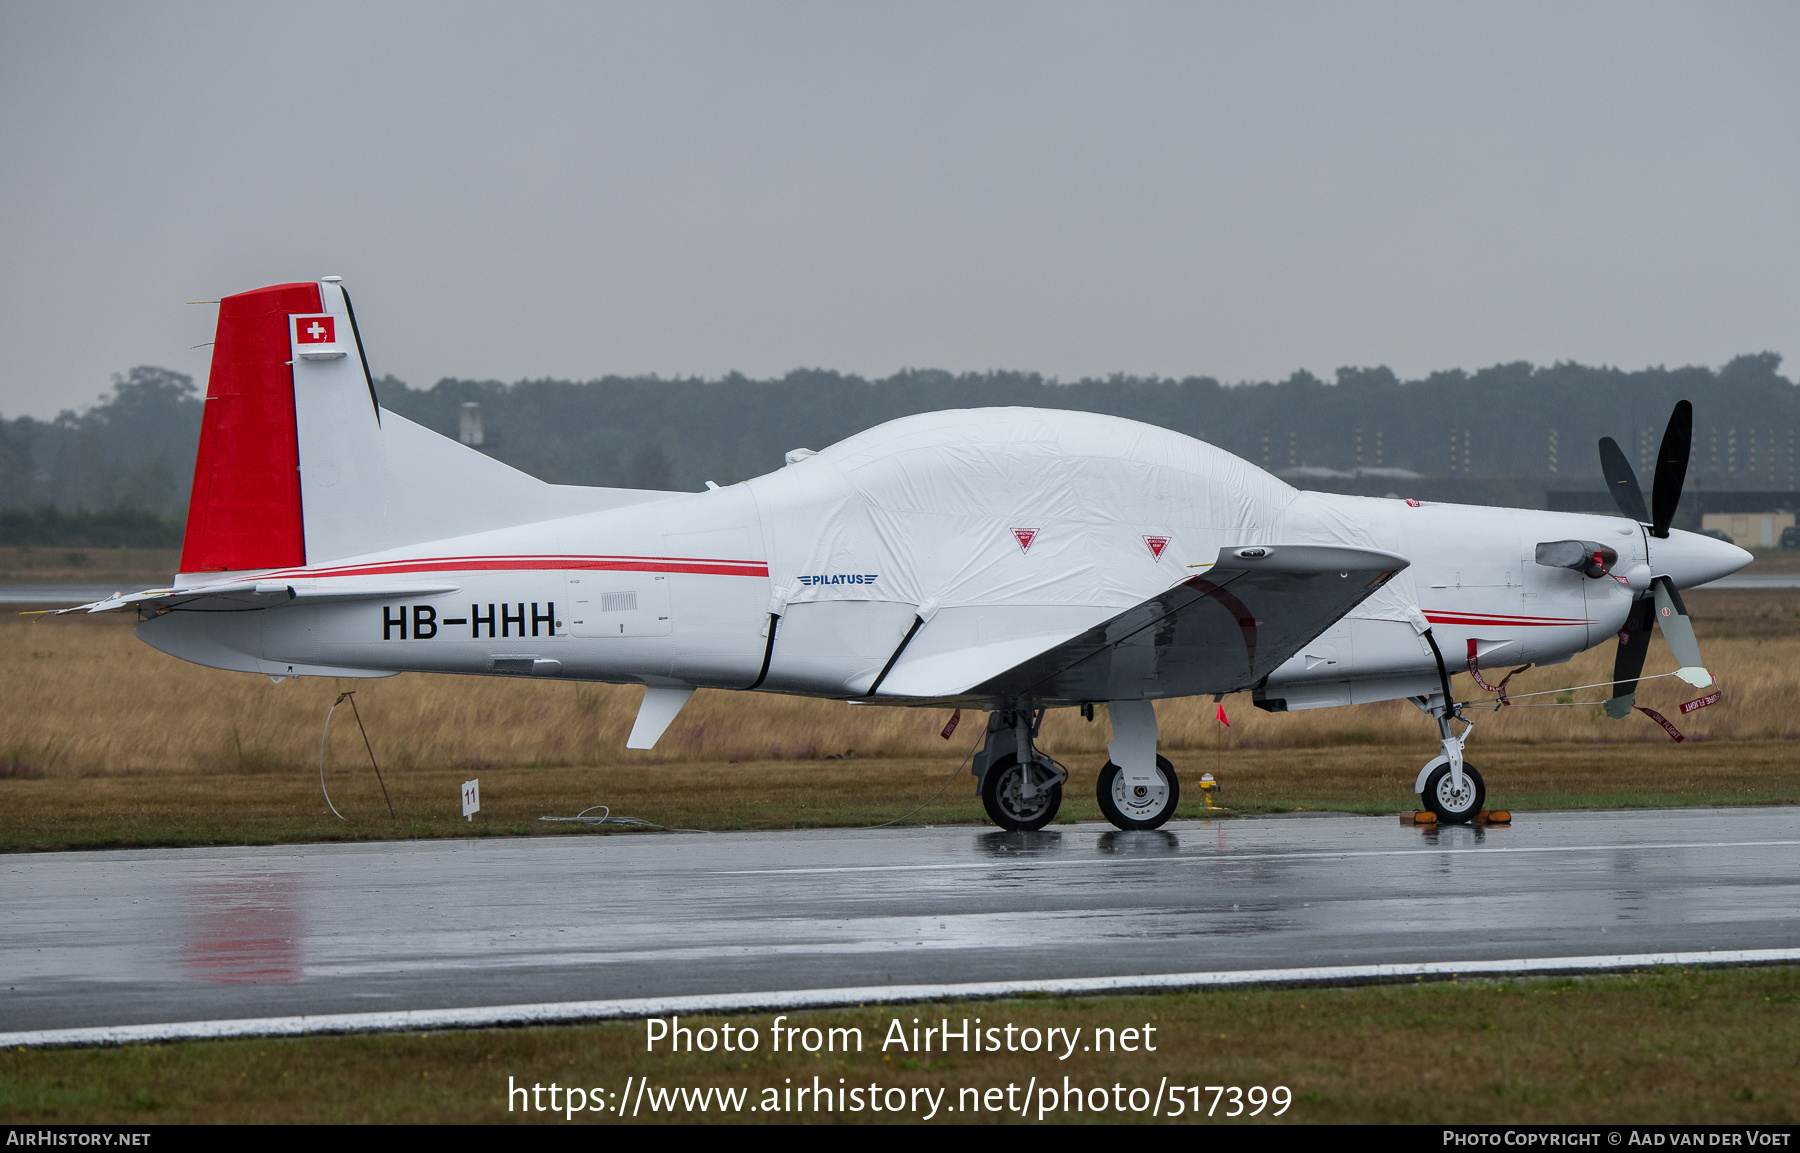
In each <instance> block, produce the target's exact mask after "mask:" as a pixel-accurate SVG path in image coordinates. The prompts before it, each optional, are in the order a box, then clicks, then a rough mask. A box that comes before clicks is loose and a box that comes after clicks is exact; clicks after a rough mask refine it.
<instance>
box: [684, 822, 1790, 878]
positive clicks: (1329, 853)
mask: <svg viewBox="0 0 1800 1153" xmlns="http://www.w3.org/2000/svg"><path fill="white" fill-rule="evenodd" d="M1425 827H1429V826H1425ZM1794 846H1800V841H1669V842H1664V843H1655V842H1645V843H1643V844H1620V845H1483V846H1482V847H1481V848H1479V849H1477V848H1474V847H1465V846H1461V845H1443V846H1433V847H1431V848H1425V849H1348V850H1338V849H1322V850H1319V851H1318V852H1308V853H1258V852H1255V851H1254V850H1252V851H1236V850H1232V851H1225V852H1218V851H1214V852H1211V853H1205V854H1201V855H1196V856H1167V857H1112V858H1099V859H1092V858H1080V859H1066V858H1065V859H1060V860H1059V859H1057V858H1054V857H1043V858H1034V857H1030V856H1026V855H1025V854H1023V853H1021V854H1020V855H1019V856H1018V857H1017V858H1016V859H1009V860H997V861H987V862H983V863H982V864H980V865H975V864H971V863H970V862H968V861H953V862H949V863H946V864H937V865H801V866H794V867H791V868H779V869H709V870H707V872H706V875H707V876H710V877H757V876H770V875H783V876H786V875H793V874H798V873H916V872H932V871H937V870H943V869H959V870H962V871H965V872H966V871H968V870H970V869H974V868H982V867H986V868H1017V867H1018V866H1020V865H1031V866H1033V867H1036V866H1057V865H1067V866H1071V867H1075V868H1083V869H1091V868H1093V867H1094V866H1095V865H1097V864H1098V865H1145V864H1162V865H1197V864H1203V863H1206V862H1210V861H1338V860H1343V859H1345V858H1348V857H1425V856H1433V855H1437V854H1443V853H1483V854H1487V853H1617V852H1640V851H1644V850H1648V849H1766V848H1792V847H1794Z"/></svg>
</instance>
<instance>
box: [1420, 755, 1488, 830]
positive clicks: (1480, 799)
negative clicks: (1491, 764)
mask: <svg viewBox="0 0 1800 1153" xmlns="http://www.w3.org/2000/svg"><path fill="white" fill-rule="evenodd" d="M1462 771H1463V780H1462V787H1460V788H1458V787H1457V784H1456V781H1455V779H1454V778H1452V776H1451V775H1450V766H1449V765H1447V764H1444V765H1439V766H1438V767H1437V768H1435V769H1433V770H1431V772H1430V773H1429V774H1427V775H1426V777H1425V789H1424V791H1423V792H1421V793H1420V794H1419V801H1420V803H1421V804H1423V805H1424V806H1425V807H1426V808H1428V809H1430V810H1431V811H1432V812H1434V813H1436V814H1437V819H1438V823H1439V824H1441V825H1466V824H1468V823H1469V822H1470V821H1472V820H1474V819H1475V815H1476V814H1477V813H1479V812H1481V806H1482V804H1483V803H1484V802H1486V800H1487V784H1486V782H1484V781H1483V780H1482V779H1481V774H1480V773H1478V772H1476V771H1475V766H1474V765H1471V764H1470V763H1469V762H1467V761H1464V762H1463V763H1462Z"/></svg>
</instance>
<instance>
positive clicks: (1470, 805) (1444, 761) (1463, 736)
mask: <svg viewBox="0 0 1800 1153" xmlns="http://www.w3.org/2000/svg"><path fill="white" fill-rule="evenodd" d="M1414 703H1415V704H1417V705H1418V706H1419V708H1420V709H1422V710H1424V711H1425V712H1428V713H1430V714H1431V715H1432V717H1434V718H1435V719H1436V720H1437V723H1438V735H1439V738H1440V743H1441V744H1442V746H1443V749H1444V751H1443V752H1442V753H1441V754H1440V755H1438V756H1436V757H1433V758H1432V759H1431V760H1429V761H1427V762H1426V763H1425V767H1424V768H1422V769H1420V770H1419V779H1418V780H1417V781H1416V782H1415V783H1414V789H1415V791H1416V792H1417V793H1418V794H1419V803H1420V804H1421V805H1423V806H1424V807H1425V808H1427V809H1430V810H1431V811H1432V812H1433V813H1435V814H1437V819H1438V823H1439V824H1441V825H1466V824H1468V823H1469V822H1470V821H1472V820H1474V819H1475V815H1476V814H1477V813H1479V812H1481V806H1482V804H1483V802H1485V801H1486V800H1487V784H1486V782H1484V781H1483V780H1482V779H1481V774H1480V773H1478V772H1476V771H1475V766H1474V765H1471V764H1470V763H1469V762H1467V761H1465V760H1463V755H1462V752H1463V743H1464V742H1465V741H1467V740H1468V739H1469V734H1470V733H1471V732H1473V731H1474V729H1475V722H1474V721H1471V720H1469V719H1468V718H1467V717H1465V716H1463V715H1462V713H1461V712H1460V711H1458V709H1457V707H1456V705H1455V704H1453V703H1451V704H1446V702H1445V699H1444V698H1443V697H1442V696H1432V697H1431V698H1430V699H1429V700H1427V699H1425V698H1417V699H1415V701H1414ZM1452 721H1460V722H1461V723H1462V726H1463V730H1462V732H1460V733H1458V732H1453V731H1451V728H1450V725H1451V722H1452Z"/></svg>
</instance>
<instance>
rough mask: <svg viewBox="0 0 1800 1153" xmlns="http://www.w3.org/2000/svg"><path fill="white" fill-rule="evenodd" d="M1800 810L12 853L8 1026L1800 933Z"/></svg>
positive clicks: (1564, 949)
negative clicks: (1413, 823)
mask: <svg viewBox="0 0 1800 1153" xmlns="http://www.w3.org/2000/svg"><path fill="white" fill-rule="evenodd" d="M1797 850H1800V810H1796V809H1788V808H1764V809H1739V810H1678V811H1673V812H1669V811H1658V812H1629V813H1536V814H1531V813H1526V814H1519V815H1518V816H1517V817H1516V818H1515V822H1514V824H1513V825H1512V826H1511V827H1510V828H1492V829H1487V828H1481V827H1466V826H1465V827H1446V828H1435V829H1417V828H1414V827H1410V826H1408V827H1401V826H1399V825H1398V824H1397V822H1395V821H1394V819H1393V818H1392V817H1384V818H1374V817H1348V816H1336V817H1327V816H1319V817H1298V818H1284V819H1273V818H1271V819H1237V820H1184V821H1172V822H1170V823H1169V824H1168V825H1166V826H1164V827H1163V828H1161V829H1157V830H1152V831H1138V832H1121V831H1119V830H1116V829H1113V828H1111V827H1110V826H1105V825H1059V826H1055V827H1053V828H1049V829H1045V830H1042V831H1040V832H1037V833H1007V832H1000V831H998V830H994V829H980V828H969V827H947V828H946V827H923V828H908V829H888V830H879V831H859V830H832V829H818V830H806V831H791V832H759V833H717V834H709V835H707V836H682V837H676V836H657V835H647V834H623V835H612V836H607V835H599V834H596V835H585V836H569V837H558V838H554V839H539V840H524V839H518V840H506V839H492V840H471V841H426V842H393V843H381V844H346V845H306V846H289V847H282V848H267V849H261V848H241V849H191V850H166V849H165V850H144V851H131V852H92V853H58V854H31V855H18V856H13V857H10V858H7V859H5V860H4V861H0V881H3V882H4V884H5V890H4V891H5V892H6V893H7V895H8V916H7V917H6V918H4V919H3V920H0V966H3V967H4V968H5V971H6V973H7V982H6V986H7V988H6V989H5V990H4V991H3V992H0V1030H4V1029H39V1028H62V1027H74V1026H81V1025H119V1024H132V1023H139V1022H152V1021H180V1020H212V1019H219V1018H230V1017H262V1016H277V1015H284V1014H302V1013H305V1014H312V1013H332V1012H355V1011H364V1010H372V1009H402V1008H409V1009H410V1008H419V1009H425V1008H449V1007H457V1006H475V1005H508V1004H521V1003H537V1002H551V1001H569V1000H590V999H592V1000H597V999H610V998H618V997H644V996H672V995H681V994H690V993H694V994H713V993H727V992H755V991H764V990H780V989H808V988H828V987H847V986H870V985H883V984H931V983H944V982H964V981H989V980H1017V979H1041V978H1057V977H1104V976H1121V975H1132V974H1149V973H1192V972H1216V971H1222V970H1233V969H1260V968H1272V967H1283V966H1316V965H1345V964H1371V963H1384V962H1408V961H1461V960H1478V959H1490V960H1492V959H1502V958H1525V957H1561V956H1579V955H1595V954H1609V955H1610V954H1619V953H1645V952H1663V951H1675V950H1694V949H1700V950H1704V949H1719V948H1734V949H1735V948H1746V949H1748V948H1795V947H1800V917H1797V916H1796V915H1795V912H1796V910H1797V909H1800V851H1797Z"/></svg>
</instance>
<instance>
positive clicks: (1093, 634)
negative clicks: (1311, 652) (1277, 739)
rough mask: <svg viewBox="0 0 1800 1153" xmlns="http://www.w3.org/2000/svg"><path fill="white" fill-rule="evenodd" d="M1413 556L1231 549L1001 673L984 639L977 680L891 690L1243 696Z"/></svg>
mask: <svg viewBox="0 0 1800 1153" xmlns="http://www.w3.org/2000/svg"><path fill="white" fill-rule="evenodd" d="M1409 563H1410V562H1408V561H1407V560H1406V558H1404V557H1400V556H1395V555H1394V554H1392V553H1385V552H1377V551H1375V550H1373V549H1357V548H1339V547H1334V546H1327V545H1252V546H1241V547H1236V548H1225V549H1221V550H1219V558H1218V560H1217V561H1215V562H1214V563H1213V564H1212V565H1211V566H1209V567H1208V568H1207V569H1206V571H1205V572H1204V573H1203V574H1200V575H1196V576H1192V577H1189V578H1187V579H1186V580H1184V581H1182V582H1181V583H1179V584H1177V585H1175V586H1174V587H1173V588H1170V589H1167V590H1165V591H1163V592H1161V593H1159V594H1157V595H1156V596H1154V597H1151V598H1150V599H1149V600H1147V601H1145V602H1143V603H1142V604H1139V605H1136V606H1134V607H1132V608H1129V609H1127V610H1125V611H1124V612H1122V613H1120V614H1118V615H1117V616H1115V617H1113V618H1111V619H1110V620H1106V621H1102V622H1101V623H1100V624H1097V625H1095V626H1093V627H1092V628H1089V629H1086V630H1084V631H1083V632H1080V633H1078V634H1076V635H1074V636H1071V637H1068V638H1066V639H1063V640H1061V641H1057V642H1054V643H1050V644H1048V646H1047V647H1044V648H1042V650H1041V651H1039V652H1037V653H1035V654H1034V655H1030V656H1028V657H1023V658H1022V659H1019V658H1018V655H1017V654H1016V653H1014V654H1009V655H1011V656H1013V657H1014V659H1016V663H1012V664H1010V665H1008V666H1006V667H1004V668H1003V670H1002V671H999V672H991V673H990V672H987V671H985V670H987V669H992V668H993V663H992V660H991V658H992V657H993V656H994V655H998V654H992V653H984V652H982V651H981V649H982V648H984V647H988V646H978V647H977V648H975V649H972V650H970V651H969V652H968V654H967V655H968V660H967V661H966V662H959V663H961V664H962V667H963V668H964V669H965V670H968V669H972V670H979V671H978V672H977V676H978V677H980V679H978V680H975V681H974V682H972V683H971V682H968V681H967V680H966V677H959V678H956V679H957V680H961V681H963V683H956V681H953V680H950V679H949V678H948V677H946V678H945V680H943V681H940V682H939V683H938V684H936V685H924V684H920V683H918V678H902V679H900V680H899V681H898V682H897V683H896V685H895V688H897V689H900V690H901V691H903V692H904V693H905V694H906V695H916V696H927V697H940V698H982V699H984V700H988V701H1002V700H1016V699H1018V698H1020V697H1030V698H1032V699H1035V700H1037V701H1039V702H1041V703H1044V704H1076V703H1081V702H1084V701H1111V700H1136V699H1145V698H1161V697H1181V696H1192V695H1196V694H1200V693H1228V692H1236V691H1238V690H1240V689H1247V688H1251V687H1253V686H1254V685H1255V684H1256V683H1257V682H1258V681H1260V680H1262V678H1263V677H1265V676H1267V675H1268V674H1269V673H1270V672H1271V671H1273V670H1274V669H1276V668H1278V667H1280V666H1281V664H1282V663H1283V662H1285V661H1286V660H1287V659H1288V658H1289V657H1292V656H1293V655H1294V654H1295V653H1297V652H1299V651H1300V649H1301V647H1302V646H1304V645H1305V644H1306V643H1307V642H1308V641H1310V640H1312V639H1313V638H1314V637H1316V636H1318V635H1319V634H1320V633H1322V632H1324V631H1325V630H1326V629H1328V628H1330V627H1331V625H1332V624H1333V623H1334V622H1335V621H1337V620H1338V619H1339V618H1340V617H1342V616H1343V615H1344V614H1345V613H1348V612H1349V611H1350V610H1351V609H1353V608H1355V607H1356V606H1357V605H1359V604H1361V603H1362V602H1363V601H1364V600H1365V599H1366V598H1367V597H1369V596H1370V595H1371V594H1372V593H1374V592H1375V590H1376V589H1378V588H1380V587H1381V586H1382V585H1383V584H1386V583H1387V581H1388V580H1389V579H1390V578H1392V577H1393V575H1394V574H1395V573H1397V572H1399V571H1400V570H1401V569H1404V568H1406V567H1407V565H1408V564H1409ZM934 663H936V662H934ZM938 667H939V668H944V667H945V666H944V665H942V664H939V665H938ZM898 671H899V670H897V669H896V672H898ZM902 686H903V687H902ZM890 691H892V690H890ZM884 695H885V694H884Z"/></svg>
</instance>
